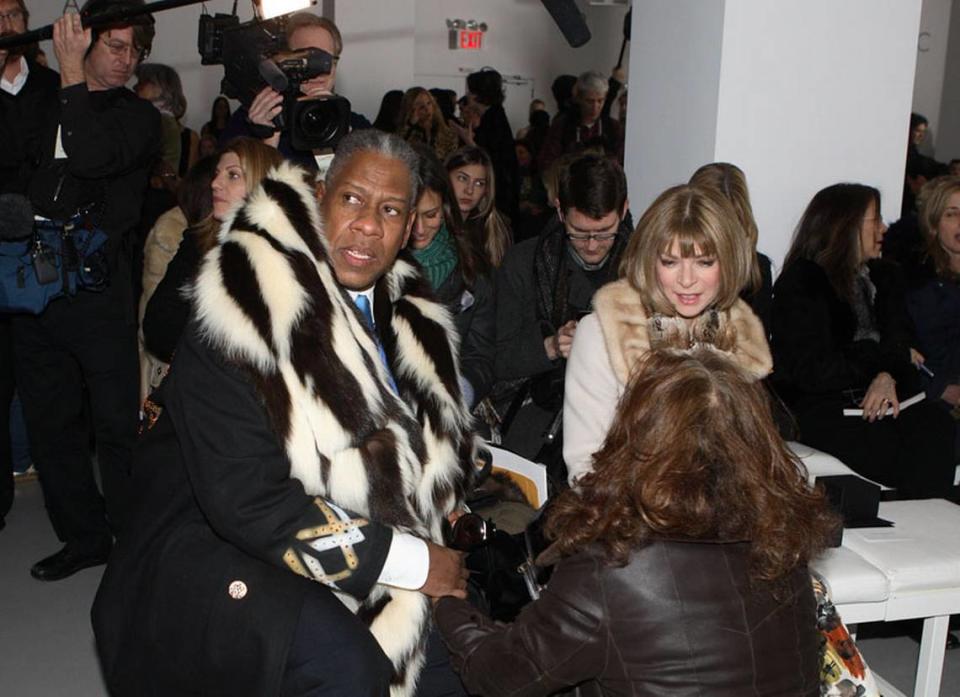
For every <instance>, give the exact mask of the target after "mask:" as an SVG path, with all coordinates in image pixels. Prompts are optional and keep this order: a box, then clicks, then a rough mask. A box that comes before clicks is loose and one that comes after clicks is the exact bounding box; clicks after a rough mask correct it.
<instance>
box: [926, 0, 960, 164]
mask: <svg viewBox="0 0 960 697" xmlns="http://www.w3.org/2000/svg"><path fill="white" fill-rule="evenodd" d="M945 62H946V66H945V70H944V75H945V79H944V81H943V94H942V98H941V101H940V114H939V119H938V126H939V128H938V130H937V159H939V160H941V161H942V162H949V161H950V160H952V159H954V158H957V157H960V80H958V79H957V77H958V76H960V7H957V8H955V11H954V12H951V13H950V28H949V38H948V40H947V56H946V61H945ZM927 116H928V117H929V116H930V115H929V114H927Z"/></svg>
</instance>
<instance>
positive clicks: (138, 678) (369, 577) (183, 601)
mask: <svg viewBox="0 0 960 697" xmlns="http://www.w3.org/2000/svg"><path fill="white" fill-rule="evenodd" d="M160 398H161V399H162V401H163V403H164V411H163V415H162V416H161V417H160V419H159V421H158V422H157V423H156V425H155V426H154V427H153V429H152V430H150V431H149V432H148V433H147V434H146V435H145V436H143V437H142V439H141V442H140V444H139V446H138V448H137V451H136V456H135V462H134V469H133V480H134V485H135V490H136V491H137V496H138V499H137V500H136V501H135V502H134V508H135V510H136V511H137V513H136V517H135V519H134V520H133V522H132V524H131V526H130V527H129V528H128V532H127V533H126V534H125V535H124V536H123V537H121V538H120V539H119V540H118V541H117V545H116V547H115V549H114V552H113V555H112V556H111V558H110V562H109V564H108V566H107V570H106V573H105V574H104V577H103V580H102V582H101V585H100V589H99V591H98V592H97V597H96V600H95V602H94V606H93V626H94V632H95V634H96V638H97V646H98V650H99V653H100V656H101V661H102V665H103V672H104V677H105V679H106V682H107V685H108V686H109V688H110V689H111V691H112V692H113V693H114V694H117V695H157V697H161V696H162V697H168V696H169V695H205V696H206V695H224V696H226V695H231V696H232V697H242V696H244V695H249V696H250V697H255V696H256V697H261V696H262V695H272V694H277V692H278V685H279V682H280V679H281V677H282V673H283V669H284V666H285V661H286V654H287V650H288V647H289V645H290V642H291V640H292V638H293V633H294V629H295V627H296V623H297V618H298V615H299V612H300V607H301V605H302V602H303V598H304V596H305V595H306V594H307V593H329V592H330V591H329V590H328V589H327V588H326V587H324V586H321V585H320V584H318V583H316V582H314V581H311V580H307V579H306V578H304V577H302V576H299V575H297V574H295V573H293V572H292V571H291V570H290V568H289V567H288V566H287V565H286V564H285V562H284V552H285V550H286V549H288V548H289V547H290V546H291V545H297V546H298V547H297V548H298V549H299V548H300V545H303V544H304V543H301V542H299V541H298V540H297V533H298V531H302V530H306V529H310V528H315V527H317V526H325V525H327V523H328V521H327V519H326V517H325V516H324V514H323V512H322V510H321V508H320V507H319V506H318V505H317V504H316V502H315V499H314V497H312V496H308V495H307V494H306V493H305V492H304V490H303V486H302V485H301V484H300V482H299V481H297V480H295V479H291V478H290V476H289V472H290V462H289V460H288V458H287V455H286V452H285V450H284V448H283V445H281V443H279V442H278V440H277V437H276V436H275V434H274V431H273V430H272V429H271V427H270V424H269V422H268V418H267V414H266V411H265V409H264V407H263V405H262V401H261V398H260V397H259V396H258V394H257V392H256V390H255V388H254V386H253V385H252V383H251V382H250V380H249V379H248V378H247V377H246V376H245V375H243V374H241V373H240V372H239V371H238V370H237V369H236V368H233V367H231V366H230V365H227V364H226V363H224V362H222V361H221V360H220V359H219V358H218V357H217V355H216V354H215V353H214V351H213V350H212V349H210V348H209V347H207V346H206V345H205V344H204V343H203V342H202V340H201V339H199V338H198V336H197V335H196V327H195V326H193V325H191V326H190V327H189V328H188V331H187V334H186V335H185V336H184V340H183V341H182V342H181V344H180V348H179V350H178V352H177V356H176V358H175V360H174V362H173V365H172V367H171V371H170V375H169V376H168V378H167V381H166V382H165V383H164V385H163V386H162V387H161V389H160ZM363 531H364V541H363V542H362V543H360V544H358V545H355V546H354V548H353V549H354V551H355V552H356V553H357V555H358V558H359V562H360V563H359V567H358V568H357V569H356V570H355V571H354V573H353V574H352V575H350V576H349V577H348V578H346V579H344V580H343V581H341V582H340V584H339V585H340V586H341V588H343V590H344V591H346V592H348V593H350V594H352V595H355V596H358V597H362V596H364V595H365V594H366V593H367V592H368V591H369V589H370V588H371V587H372V586H373V583H374V582H375V581H376V579H377V577H378V575H379V573H380V570H381V568H382V566H383V562H384V560H385V559H386V554H387V551H388V549H389V545H390V540H391V534H392V533H391V531H390V529H389V528H386V527H384V526H381V525H379V524H376V523H373V522H370V523H369V524H367V525H366V526H364V527H363ZM331 555H332V556H331ZM339 555H340V549H339V548H337V547H335V548H334V550H332V551H329V552H326V553H322V554H317V557H318V560H319V561H320V563H321V564H322V565H323V567H324V569H326V570H328V571H329V572H333V571H335V570H336V569H337V568H338V566H337V565H338V563H339V564H341V565H342V564H343V560H342V559H338V558H337V557H338V556H339ZM236 581H240V582H242V583H243V584H244V589H245V591H246V592H245V595H244V597H242V598H236V599H235V598H234V597H232V596H231V592H230V590H231V584H233V583H234V582H236ZM234 594H235V595H236V593H234Z"/></svg>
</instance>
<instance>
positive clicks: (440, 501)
mask: <svg viewBox="0 0 960 697" xmlns="http://www.w3.org/2000/svg"><path fill="white" fill-rule="evenodd" d="M192 295H193V301H194V306H195V308H196V312H197V315H198V318H199V320H200V324H201V326H202V328H203V331H204V337H205V339H206V340H207V341H208V342H209V343H210V344H211V345H212V346H213V347H214V348H216V349H217V350H219V351H220V352H221V353H222V354H223V355H224V356H226V357H227V359H229V360H231V361H233V362H235V363H237V364H239V365H240V366H241V367H243V368H244V369H245V370H246V371H247V372H248V373H249V374H251V376H252V379H253V382H254V384H255V385H256V388H257V390H258V391H259V393H260V395H261V396H262V398H263V402H264V405H265V408H266V411H267V412H268V415H269V418H270V422H271V425H272V428H273V430H274V431H275V433H276V435H277V437H278V439H279V441H280V442H281V443H283V445H284V447H285V449H286V452H287V455H288V457H289V459H290V476H291V477H294V478H296V479H298V480H300V481H301V482H302V483H303V486H304V488H305V489H306V491H307V492H308V493H310V494H314V495H317V496H322V497H324V498H326V499H328V500H330V501H332V502H333V503H335V504H337V505H339V506H342V507H344V508H347V509H349V510H351V511H355V512H356V513H359V514H361V515H363V516H366V517H369V518H371V519H373V520H376V521H378V522H381V523H385V524H388V525H391V526H393V527H394V528H395V529H397V530H400V531H404V532H411V533H414V534H416V535H418V536H420V537H423V538H429V539H432V540H434V541H436V542H440V541H441V523H442V521H443V519H444V517H445V516H446V515H447V514H448V513H449V512H450V511H451V510H452V509H453V508H454V506H455V505H456V504H457V503H458V502H459V501H460V500H462V496H463V492H464V489H465V487H466V485H467V479H468V477H469V472H470V471H471V464H472V461H473V459H472V458H473V453H474V441H473V436H472V433H471V430H470V423H471V422H470V415H469V412H468V410H467V407H466V405H465V404H464V401H463V398H462V395H461V393H460V388H459V382H458V379H459V373H458V367H457V350H458V347H457V339H456V336H457V335H456V329H455V328H454V324H453V320H452V318H451V317H450V315H449V313H448V312H447V310H446V308H445V307H444V306H443V305H442V304H440V303H438V302H436V301H435V300H434V299H433V297H432V291H431V290H430V287H429V284H428V283H427V281H426V280H425V279H424V278H423V276H422V275H421V273H420V271H419V267H417V266H416V264H414V263H412V262H411V261H409V260H408V259H405V258H404V257H403V256H401V258H399V259H398V260H397V261H396V262H395V263H394V264H393V266H392V267H391V269H390V270H389V271H388V272H387V274H385V275H384V277H383V278H381V279H380V281H379V282H378V283H377V285H376V287H375V290H374V311H375V314H376V323H377V327H378V332H379V335H380V341H381V343H382V345H383V347H384V350H385V351H386V353H387V357H388V361H389V363H390V367H391V371H392V373H393V377H394V379H395V382H396V385H397V389H398V390H399V395H398V394H396V393H394V391H393V389H392V388H391V386H390V382H389V378H388V375H387V372H386V370H385V368H384V365H383V361H382V360H381V359H380V355H379V353H378V348H377V344H376V340H375V339H374V336H373V334H372V333H371V332H370V330H369V329H368V328H367V325H366V323H365V322H364V320H363V319H362V318H361V316H360V313H359V312H358V311H357V309H356V307H355V306H354V304H353V302H352V300H351V299H350V297H349V295H347V293H346V291H344V290H343V289H342V288H341V287H340V286H339V285H338V284H337V281H336V277H335V275H334V270H333V267H332V265H331V264H330V262H329V259H328V256H327V247H326V240H325V239H324V237H323V235H322V223H321V220H320V217H319V209H318V206H317V203H316V199H315V197H314V192H313V188H312V187H311V186H309V185H308V184H307V183H306V181H305V179H304V173H303V172H302V171H301V170H299V169H298V168H296V167H294V166H292V165H289V164H283V165H280V166H279V167H277V168H275V169H274V170H273V171H272V172H271V173H270V174H269V175H268V177H267V178H266V179H265V180H264V182H263V184H262V185H261V186H260V187H259V188H258V189H257V190H256V191H254V192H253V193H252V194H251V195H250V196H249V197H248V199H247V202H246V203H245V205H244V206H243V207H242V208H240V209H239V210H238V211H237V212H236V213H235V214H234V215H233V217H232V218H231V219H229V220H227V221H225V222H224V225H223V228H222V230H221V232H220V244H219V245H218V246H217V247H215V248H214V249H212V250H211V251H210V252H209V253H208V254H207V256H206V257H205V258H204V260H203V262H202V265H201V268H200V271H199V274H198V277H197V280H196V283H195V284H194V287H193V289H192ZM287 563H288V564H289V565H290V567H291V568H292V569H294V570H296V571H298V572H299V573H305V574H306V575H308V576H311V577H313V578H316V580H322V581H324V582H326V583H328V584H329V585H333V586H334V587H336V585H335V582H334V581H335V579H333V578H328V577H326V576H324V574H323V569H313V568H310V569H309V570H307V569H304V567H303V565H302V564H299V562H298V560H296V559H294V560H288V562H287ZM341 597H342V598H343V599H344V601H345V602H347V604H351V602H350V601H351V599H347V598H345V597H344V596H341ZM352 605H353V606H354V607H355V609H356V610H357V612H358V613H359V614H360V616H361V617H362V618H363V619H364V621H365V622H367V623H368V624H369V626H370V630H371V632H372V633H373V634H374V636H375V637H376V638H377V640H378V641H379V642H380V645H381V647H382V648H383V650H384V652H385V653H386V655H387V657H388V658H390V660H391V661H392V662H393V666H394V678H393V685H392V688H391V694H392V695H393V697H400V696H406V695H412V694H413V692H414V687H415V684H416V679H417V676H418V674H419V671H420V667H421V665H422V662H423V648H424V643H425V638H426V633H427V630H428V628H429V623H430V606H429V602H428V600H427V598H426V597H425V596H423V595H422V594H420V593H419V592H416V591H405V590H400V589H396V588H390V587H387V586H381V585H377V586H375V587H374V589H373V591H372V592H371V593H370V595H369V596H368V597H367V598H366V599H365V600H363V601H362V602H361V603H360V605H359V607H358V608H357V607H356V601H352Z"/></svg>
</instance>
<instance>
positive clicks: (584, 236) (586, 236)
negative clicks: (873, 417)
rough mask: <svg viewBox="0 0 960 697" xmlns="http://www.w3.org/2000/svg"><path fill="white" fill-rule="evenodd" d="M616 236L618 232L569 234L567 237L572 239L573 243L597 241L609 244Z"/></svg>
mask: <svg viewBox="0 0 960 697" xmlns="http://www.w3.org/2000/svg"><path fill="white" fill-rule="evenodd" d="M616 236H617V233H616V232H568V233H567V237H569V238H570V241H571V242H589V241H590V240H596V241H597V242H609V241H610V240H612V239H613V238H614V237H616Z"/></svg>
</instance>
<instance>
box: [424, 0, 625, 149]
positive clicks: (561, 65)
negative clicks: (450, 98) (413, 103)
mask: <svg viewBox="0 0 960 697" xmlns="http://www.w3.org/2000/svg"><path fill="white" fill-rule="evenodd" d="M416 5H417V17H416V19H417V32H416V65H415V72H416V74H417V78H418V80H419V81H420V82H421V83H423V86H424V87H427V88H430V87H434V86H444V87H445V86H447V84H450V86H451V88H453V89H458V91H459V92H461V93H462V92H463V91H464V84H465V83H464V81H463V80H462V79H460V80H456V79H453V80H451V78H453V76H456V75H458V74H460V73H461V72H462V71H461V69H466V70H467V71H470V70H476V69H479V68H482V67H484V66H489V67H492V68H496V69H497V70H498V71H500V73H502V74H503V75H504V76H512V75H516V76H521V77H524V78H532V79H533V95H534V97H536V98H539V99H543V100H544V101H545V102H546V103H547V108H548V110H549V111H550V112H551V113H553V112H555V111H556V103H555V102H554V101H553V96H552V94H551V92H550V85H551V83H552V82H553V79H554V78H555V77H556V76H557V75H561V74H564V73H569V74H573V75H577V74H579V73H582V72H584V71H586V70H598V71H600V72H601V73H603V74H604V75H608V74H609V73H610V70H611V69H612V68H613V66H614V65H615V64H616V62H617V56H618V54H619V52H620V45H621V39H622V37H623V17H624V15H625V14H626V7H624V6H613V7H595V6H589V5H587V4H586V2H585V1H584V0H580V2H579V6H580V8H581V10H583V12H584V14H585V15H586V21H587V26H588V27H589V28H590V32H591V34H592V38H591V40H590V41H589V42H588V43H587V44H585V45H584V46H582V47H580V48H571V47H570V45H569V44H567V42H566V40H565V39H564V38H563V35H562V34H561V33H560V30H559V29H558V28H557V25H556V24H555V23H554V21H553V19H552V18H551V17H550V15H549V14H548V13H547V11H546V9H544V7H543V4H542V3H541V2H540V0H485V2H476V0H417V2H416ZM448 17H449V18H451V19H464V20H469V19H475V20H477V21H478V22H486V23H487V25H488V26H489V29H488V31H487V33H486V36H485V37H484V42H485V45H484V48H483V49H482V50H480V51H461V50H453V51H451V50H450V49H449V48H448V33H447V25H446V19H447V18H448ZM627 51H628V53H627V54H626V56H625V58H624V65H626V64H627V59H628V57H629V46H628V49H627ZM431 76H443V77H444V78H446V79H443V78H437V79H431ZM431 83H434V84H431ZM456 84H459V88H456V87H453V85H456ZM527 89H529V88H527ZM529 103H530V95H529V93H527V94H525V95H524V99H520V98H519V97H518V99H517V100H516V101H515V102H514V101H513V100H511V102H510V104H509V106H508V112H507V115H508V117H509V118H510V125H511V126H512V127H513V130H514V131H516V130H517V129H519V128H520V127H521V126H524V125H525V124H526V122H527V109H528V107H529Z"/></svg>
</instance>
